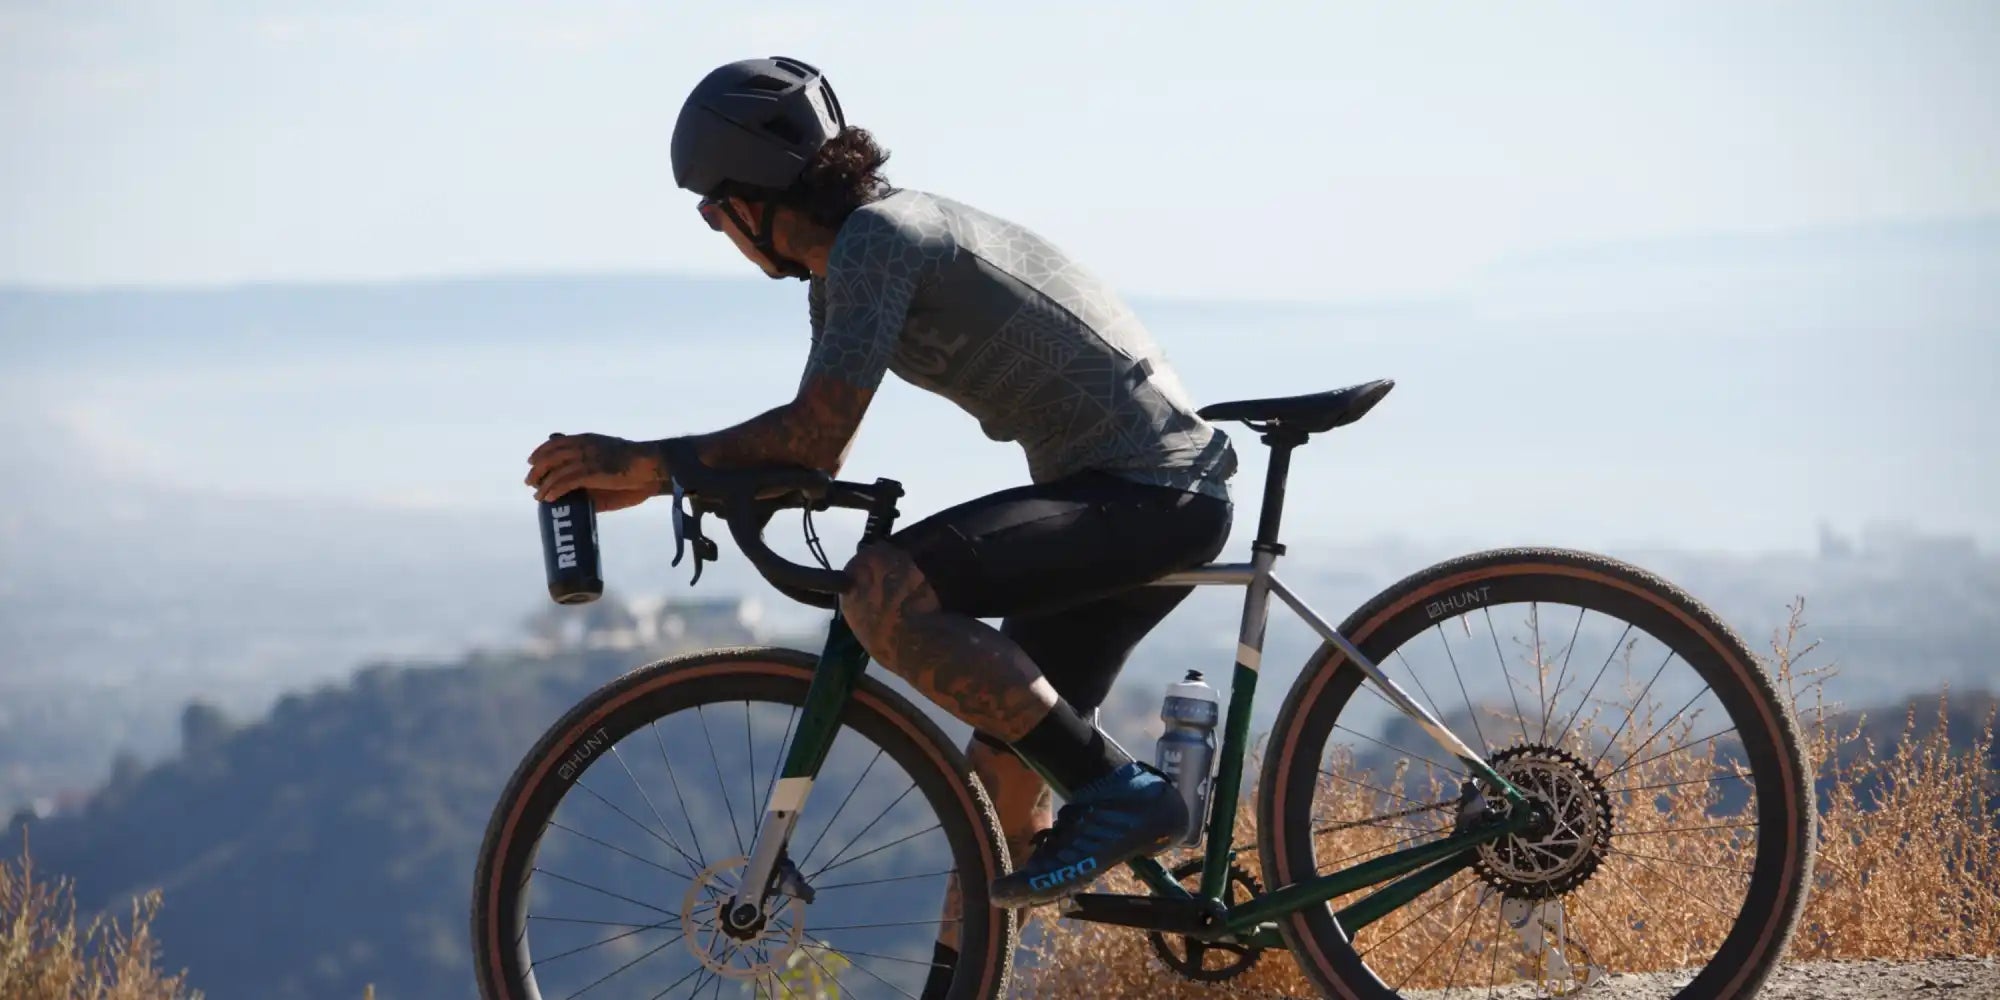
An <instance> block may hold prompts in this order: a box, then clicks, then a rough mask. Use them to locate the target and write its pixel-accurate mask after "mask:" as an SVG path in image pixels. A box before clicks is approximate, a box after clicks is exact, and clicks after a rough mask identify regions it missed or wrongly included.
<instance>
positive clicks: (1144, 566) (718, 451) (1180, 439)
mask: <svg viewBox="0 0 2000 1000" xmlns="http://www.w3.org/2000/svg"><path fill="white" fill-rule="evenodd" d="M886 159H887V156H886V154H885V153H883V152H882V151H881V149H880V148H879V147H877V146H876V144H875V142H874V140H873V138H872V137H871V136H870V135H869V134H868V132H867V131H865V130H863V129H860V128H856V127H852V126H849V125H847V124H846V120H845V117H844V116H843V114H842V112H841V109H840V104H839V102H838V100H837V99H836V98H835V97H834V93H833V90H832V88H831V87H830V86H829V85H828V84H827V82H826V80H825V78H824V77H823V76H822V75H821V74H820V72H819V71H818V70H817V69H815V68H814V67H812V66H808V65H806V64H804V63H801V62H799V61H797V60H795V59H786V58H770V59H747V60H742V61H739V62H733V63H730V64H728V65H725V66H722V67H720V68H718V69H716V70H714V71H713V72H711V73H709V74H708V75H707V76H706V77H705V78H704V79H703V80H702V81H701V82H700V84H699V85H697V86H696V87H695V88H694V91H693V93H692V94H691V95H690V96H689V97H688V99H687V101H686V104H685V105H684V106H683V108H682V109H681V113H680V117H679V119H678V121H677V122H676V123H675V126H674V135H673V170H674V180H675V182H676V183H677V184H678V185H679V186H681V187H683V188H686V189H688V190H690V191H693V192H694V193H696V194H698V195H700V196H701V201H700V204H699V209H700V213H701V216H702V218H703V219H704V220H706V221H707V222H708V224H709V226H710V227H711V228H713V229H714V230H716V231H717V232H720V233H723V234H725V235H726V236H728V237H729V239H730V240H731V241H732V242H734V243H735V245H736V247H737V249H738V250H740V251H741V252H742V253H743V255H744V256H745V257H747V258H748V259H749V260H750V261H751V262H752V263H754V264H756V265H757V266H758V267H759V268H761V269H762V270H763V271H764V273H765V274H766V275H768V276H770V277H772V278H787V277H790V278H798V279H802V280H805V281H806V282H807V283H808V294H807V301H808V313H809V317H810V321H811V330H812V346H811V350H810V351H809V353H808V357H807V362H806V369H805V373H804V376H803V377H802V379H801V380H800V383H799V385H798V388H797V392H796V394H795V395H794V397H793V398H792V399H791V401H789V402H787V403H785V404H783V405H781V406H778V407H776V408H775V409H772V410H769V411H767V412H765V413H762V414H760V415H758V416H756V417H753V418H751V419H749V420H747V421H745V422H743V423H741V424H737V425H736V426H734V427H729V428H726V429H724V430H720V431H715V432H713V433H709V434H702V435H695V436H692V437H688V438H672V439H666V440H664V441H628V440H624V439H621V438H616V437H610V436H606V435H599V434H578V435H566V436H560V437H556V438H553V439H550V440H548V441H545V442H542V443H541V444H540V445H539V446H538V447H536V448H535V449H534V451H533V453H532V454H531V455H530V456H529V458H528V461H529V464H530V469H529V471H528V475H527V479H526V482H527V483H528V485H530V486H532V487H533V488H534V490H535V495H536V497H537V498H539V499H544V500H547V499H553V498H555V497H558V496H561V495H564V494H567V493H569V492H570V491H572V490H576V489H579V488H582V489H588V490H589V491H590V495H591V497H592V499H593V500H594V501H595V502H596V504H597V506H598V509H599V510H605V511H609V510H617V509H620V508H624V507H630V506H633V505H636V504H639V503H642V502H644V501H645V500H647V499H648V498H651V497H653V496H657V495H659V494H661V493H663V492H666V491H667V489H668V484H669V481H670V476H671V475H672V470H671V469H670V468H669V467H668V463H667V461H666V458H665V453H666V452H667V451H668V446H669V444H670V443H671V444H672V445H673V446H674V447H679V446H682V445H688V446H691V447H692V448H693V450H694V453H695V454H696V455H698V456H699V457H700V459H701V461H702V462H704V463H708V464H711V465H715V466H722V467H729V466H767V465H797V466H808V467H811V468H814V469H819V470H823V471H825V472H827V473H829V474H831V473H835V472H837V471H838V470H839V468H840V466H841V464H842V462H843V460H844V459H845V457H846V455H847V452H848V447H849V445H850V443H851V442H852V441H853V439H854V435H855V432H856V430H857V429H858V428H859V427H860V424H861V419H862V415H863V414H864V413H865V412H866V411H867V408H868V403H869V400H870V399H871V398H873V396H874V394H875V392H876V390H877V388H878V386H879V385H880V384H881V381H882V376H883V373H884V372H885V371H891V372H895V373H896V374H897V375H898V376H900V377H902V378H903V379H904V380H905V381H908V382H910V383H913V384H915V385H917V386H918V387H920V388H923V389H926V390H929V391H931V392H934V393H937V394H939V395H942V396H944V397H945V398H947V399H949V400H951V401H952V402H954V403H956V404H958V405H959V407H961V408H962V409H964V410H965V411H966V412H967V413H969V414H971V415H972V416H973V417H974V418H976V419H977V420H978V421H979V423H980V426H981V429H982V430H983V431H984V432H985V434H986V436H987V437H989V438H991V439H994V440H999V441H1013V442H1017V443H1019V444H1020V445H1021V447H1022V449H1023V451H1024V452H1025V453H1026V457H1027V462H1028V471H1029V480H1030V482H1029V484H1028V485H1025V486H1020V487H1017V488H1013V489H1008V490H1004V491H1001V492H999V493H995V494H992V495H990V496H985V497H980V498H978V499H974V500H972V501H969V502H967V503H963V504H960V505H958V506H955V507H952V508H949V509H947V510H944V511H941V512H939V513H937V514H935V515H933V516H931V517H929V518H926V519H924V520H922V521H920V522H918V523H915V524H912V525H910V526H907V527H905V528H903V529H901V530H900V531H897V532H896V533H894V534H893V535H891V536H890V537H889V538H888V539H887V540H886V541H885V542H882V543H878V544H874V545H870V546H867V547H864V548H863V549H862V550H861V551H860V552H859V553H858V554H856V555H855V557H854V558H853V560H851V561H850V562H849V563H848V564H847V566H846V572H847V574H848V575H849V578H850V579H851V580H852V581H853V586H852V589H851V590H850V591H849V592H847V593H846V594H844V595H842V597H841V601H840V608H841V612H842V614H843V615H844V616H845V617H846V619H847V621H848V623H849V625H850V626H851V627H852V628H853V630H854V632H855V635H856V636H857V638H859V639H860V641H861V644H862V646H863V647H864V648H866V649H867V651H868V653H869V655H870V656H871V657H873V658H874V659H875V660H876V661H878V662H880V663H882V664H883V665H884V666H886V667H887V668H888V669H890V670H892V671H894V672H895V673H896V674H898V675H899V676H901V677H903V678H904V679H905V680H907V681H908V682H909V683H910V684H911V685H912V686H913V687H915V688H916V689H917V690H918V691H920V692H922V693H923V694H924V695H925V696H927V697H929V698H930V699H931V700H932V701H934V702H935V703H937V704H938V705H939V706H940V707H942V708H943V709H945V710H946V711H948V712H950V713H951V714H952V715H953V716H955V717H957V718H958V719H960V720H961V721H963V722H965V723H967V724H968V725H970V726H972V728H973V730H974V733H975V736H974V738H973V741H972V744H971V745H970V746H969V747H968V748H967V754H968V757H969V758H970V761H971V763H972V766H973V768H974V769H975V771H976V772H977V774H978V775H979V778H980V780H981V782H982V783H983V784H984V785H985V787H986V788H987V790H988V791H989V792H990V793H991V795H992V798H993V802H994V805H995V807H996V809H997V811H998V813H999V819H1000V823H1001V827H1002V829H1003V830H1004V831H1006V834H1007V836H1008V838H1009V841H1010V846H1011V847H1012V856H1013V857H1014V858H1015V860H1016V866H1015V868H1014V871H1013V873H1012V874H1010V875H1008V876H1006V877H1004V878H1001V879H999V880H997V881H996V882H995V883H994V884H993V886H992V888H991V894H992V901H993V903H994V905H996V906H1024V905H1029V904H1034V903H1041V902H1047V901H1050V900H1054V899H1057V898H1060V897H1062V896H1065V895H1068V894H1070V893H1073V892H1075V891H1077V890H1078V889H1080V888H1081V887H1083V886H1084V885H1086V884H1088V883H1089V882H1090V881H1092V880H1094V879H1095V878H1097V877H1098V876H1100V875H1102V874H1104V873H1105V872H1107V871H1109V870H1110V869H1111V868H1113V867H1114V866H1116V865H1118V864H1121V863H1123V862H1125V861H1127V860H1130V859H1132V858H1134V857H1138V856H1141V855H1149V854H1153V853H1157V852H1159V851H1161V850H1164V849H1165V848H1166V847H1167V846H1168V845H1169V843H1170V842H1171V841H1172V840H1173V838H1174V837H1175V836H1177V835H1178V834H1179V833H1180V832H1181V831H1182V830H1183V829H1184V828H1185V827H1186V824H1187V822H1188V816H1187V812H1186V807H1185V806H1184V805H1183V804H1182V802H1181V798H1180V796H1179V795H1178V794H1177V793H1176V792H1175V791H1174V789H1173V788H1171V787H1170V786H1169V785H1168V783H1167V781H1166V779H1165V778H1164V777H1163V776H1162V775H1161V774H1160V773H1159V772H1158V771H1156V770H1154V769H1152V768H1151V767H1149V766H1147V765H1145V764H1142V763H1139V762H1135V761H1133V760H1132V759H1131V758H1129V757H1128V756H1126V755H1125V753H1124V752H1123V751H1122V750H1120V749H1119V748H1118V747H1117V745H1116V744H1114V743H1112V742H1111V741H1109V740H1107V739H1106V738H1105V737H1104V735H1103V734H1102V733H1101V732H1099V731H1098V730H1097V729H1096V728H1095V727H1094V726H1093V725H1091V724H1090V723H1089V722H1088V721H1086V717H1087V716H1088V715H1089V714H1090V713H1091V712H1092V711H1093V710H1095V709H1096V708H1097V707H1098V706H1099V705H1100V704H1101V703H1102V702H1103V700H1104V698H1105V695H1106V693H1107V692H1108V690H1109V688H1110V686H1111V683H1112V680H1113V679H1114V678H1115V677H1116V676H1117V674H1118V672H1119V671H1120V670H1121V669H1122V668H1123V666H1124V663H1125V660H1126V658H1127V656H1128V655H1129V654H1130V653H1131V651H1132V648H1133V647H1134V646H1135V645H1136V644H1137V643H1138V642H1139V641H1140V639H1142V638H1143V637H1144V636H1145V635H1146V634H1147V633H1148V632H1149V631H1151V630H1152V629H1153V628H1154V627H1155V626H1156V625H1158V624H1159V622H1160V621H1161V619H1163V618H1164V617H1165V616H1166V615H1167V613H1168V612H1170V611H1171V610H1172V609H1173V608H1174V607H1175V606H1177V605H1178V604H1179V603H1180V602H1181V600H1183V599H1184V598H1185V597H1186V596H1187V594H1188V589H1187V588H1178V587H1176V588H1166V587H1146V586H1144V584H1146V583H1148V582H1149V581H1151V580H1154V579H1156V578H1158V577H1160V576H1162V575H1165V574H1167V573H1170V572H1174V571H1177V570H1181V569H1185V568H1188V567H1191V566H1195V565H1199V564H1201V563H1204V562H1207V561H1209V560H1211V559H1213V558H1214V557H1215V556H1216V555H1217V554H1218V553H1219V552H1220V551H1221V549H1222V547H1223V545H1224V543H1225V542H1226V541H1227V538H1228V535H1229V530H1230V525H1231V520H1232V514H1233V508H1232V505H1231V502H1230V496H1229V488H1228V485H1227V481H1228V479H1229V478H1230V476H1231V475H1232V474H1233V473H1234V472H1235V469H1236V456H1235V453H1234V451H1233V450H1232V449H1231V446H1230V443H1229V440H1228V438H1227V437H1226V436H1225V435H1224V434H1222V433H1221V432H1220V431H1219V430H1217V429H1216V428H1215V427H1213V426H1211V425H1210V424H1209V423H1207V422H1206V421H1204V420H1202V419H1201V418H1200V417H1198V416H1196V414H1195V411H1194V407H1193V406H1192V405H1191V404H1190V403H1189V401H1188V397H1187V394H1186V393H1185V392H1184V391H1183V390H1182V388H1181V385H1180V383H1179V380H1178V379H1177V378H1176V376H1175V374H1174V372H1173V371H1172V369H1170V368H1169V367H1168V365H1167V363H1166V361H1165V359H1164V357H1163V356H1162V354H1161V352H1160V349H1159V347H1158V345H1157V344H1156V343H1155V342H1154V341H1153V339H1152V337H1151V336H1150V335H1149V334H1148V333H1147V332H1146V329H1145V328H1144V326H1143V325H1142V324H1141V323H1140V321H1139V320H1138V318H1137V317H1136V316H1134V315H1133V314H1132V312H1131V311H1130V310H1129V309H1128V308H1127V307H1126V306H1125V304H1124V303H1123V302H1122V301H1121V299H1120V298H1119V296H1118V295H1117V294H1116V293H1115V292H1113V291H1112V289H1111V288H1110V287H1109V286H1108V285H1106V284H1105V283H1104V282H1103V281H1102V280H1100V279H1098V278H1097V277H1096V276H1094V275H1092V274H1091V273H1089V272H1088V271H1086V270H1084V269H1083V268H1082V267H1081V266H1080V265H1078V264H1077V263H1076V262H1075V261H1073V260H1071V259H1070V258H1068V257H1067V256H1065V255H1064V254H1063V253H1062V252H1061V251H1059V250H1057V249H1056V248H1055V247H1053V246H1051V245H1050V244H1049V243H1047V242H1046V241H1044V240H1043V239H1042V238H1041V237H1039V236H1037V235H1036V234H1034V233H1032V232H1030V231H1028V230H1027V229H1024V228H1022V227H1020V226H1018V225H1015V224H1013V223H1011V222H1008V221H1006V220H1003V219H999V218H996V217H994V216H992V215H989V214H986V213H984V212H981V211H979V210H977V209H974V208H971V207H969V206H966V205H964V204H960V203H958V202H956V201H952V200H949V199H947V198H943V197H939V196H936V195H932V194H927V193H924V192H921V191H915V190H910V189H906V188H897V187H892V186H891V185H889V183H888V182H887V181H886V180H885V179H884V177H883V175H882V173H881V167H882V165H883V163H884V161H885V160H886ZM982 618H986V619H1000V620H1001V625H1000V627H999V628H998V629H995V628H993V627H991V626H989V625H987V624H985V623H983V622H981V621H980V619H982ZM1016 754H1018V755H1019V756H1020V757H1021V758H1026V759H1029V760H1033V761H1034V762H1035V763H1036V764H1037V765H1039V766H1040V767H1042V768H1043V769H1044V770H1046V771H1047V772H1048V773H1049V774H1051V775H1052V776H1054V777H1055V778H1056V779H1057V780H1058V781H1060V782H1062V783H1063V785H1064V786H1066V787H1067V788H1068V789H1070V801H1069V802H1068V803H1066V804H1065V805H1064V807H1063V809H1062V810H1061V812H1060V813H1059V814H1058V815H1057V817H1056V819H1055V822H1054V824H1053V827H1052V828H1050V829H1046V830H1044V829H1043V828H1045V827H1050V822H1049V789H1048V787H1047V786H1046V785H1045V784H1044V783H1043V781H1042V780H1041V778H1040V776H1039V775H1037V774H1036V773H1035V772H1034V771H1033V770H1031V769H1029V768H1028V767H1027V766H1026V765H1024V764H1023V763H1022V761H1021V760H1020V759H1018V758H1017V757H1016V756H1015V755H1016ZM1031 840H1032V843H1033V846H1032V852H1031V851H1030V841H1031Z"/></svg>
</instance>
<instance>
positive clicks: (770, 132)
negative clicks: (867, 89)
mask: <svg viewBox="0 0 2000 1000" xmlns="http://www.w3.org/2000/svg"><path fill="white" fill-rule="evenodd" d="M845 125H846V119H845V118H843V117H842V116H841V113H840V102H839V100H837V99H836V98H835V97H834V96H833V87H831V86H830V85H828V84H827V82H826V77H825V76H824V75H822V74H821V73H820V71H819V70H818V69H816V68H814V67H812V66H809V65H807V64H805V63H803V62H800V61H799V60H797V59H787V58H784V57H782V56H774V57H772V58H769V59H743V60H739V61H737V62H733V63H730V64H728V65H726V66H720V67H717V68H716V69H714V70H712V71H710V72H709V74H708V75H707V76H705V77H703V78H702V80H701V82H700V83H698V84H696V85H695V88H694V92H693V93H691V94H689V95H688V98H687V102H686V103H685V104H682V105H681V114H680V118H679V119H678V120H677V121H675V122H674V141H673V157H674V183H676V184H678V185H680V186H681V187H684V188H686V189H688V190H689V191H693V192H694V193H696V194H698V195H701V196H703V197H707V196H709V195H711V194H714V193H715V190H716V188H717V187H719V186H721V185H722V184H723V183H724V182H725V181H734V182H736V183H737V184H741V185H745V186H748V187H753V188H766V189H770V190H783V189H784V188H786V187H789V186H790V185H791V183H792V181H794V180H796V179H797V178H798V176H799V171H801V170H803V169H805V165H806V161H807V160H810V159H812V155H813V153H814V152H816V151H818V149H819V148H820V147H821V146H822V145H825V144H826V141H827V140H828V139H831V138H833V136H834V135H836V134H837V133H839V132H840V130H841V129H842V128H843V127H844V126H845Z"/></svg>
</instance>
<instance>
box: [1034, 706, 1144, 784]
mask: <svg viewBox="0 0 2000 1000" xmlns="http://www.w3.org/2000/svg"><path fill="white" fill-rule="evenodd" d="M1013 746H1014V750H1015V752H1017V753H1019V754H1020V755H1021V756H1023V757H1026V758H1027V759H1029V760H1031V761H1034V762H1035V764H1036V765H1038V766H1040V767H1041V769H1042V770H1044V771H1047V772H1048V773H1049V776H1050V777H1052V778H1054V779H1055V780H1056V782H1057V783H1058V784H1060V785H1061V786H1062V787H1063V789H1064V790H1065V791H1066V795H1065V797H1066V798H1067V797H1070V796H1074V795H1075V794H1076V791H1077V789H1079V788H1082V787H1083V786H1085V785H1087V784H1090V783H1091V782H1093V781H1096V780H1097V779H1098V778H1102V777H1104V776H1105V775H1107V774H1110V773H1111V772H1113V771H1116V770H1118V769H1119V768H1121V767H1124V766H1125V765H1126V764H1128V763H1131V760H1132V758H1130V757H1127V756H1125V753H1124V751H1122V750H1119V749H1118V747H1117V745H1116V744H1114V743H1112V742H1111V741H1110V740H1107V739H1105V738H1104V734H1103V733H1101V732H1098V731H1097V727H1095V726H1092V725H1091V724H1090V723H1088V722H1085V721H1084V720H1083V717H1082V716H1080V715H1078V714H1076V709H1073V708H1071V707H1069V702H1067V701H1064V700H1062V699H1061V698H1057V699H1056V703H1055V707H1053V708H1051V709H1049V714H1047V715H1045V716H1043V717H1042V721H1040V722H1037V723H1035V728H1033V729H1030V730H1028V733H1027V735H1025V736H1023V737H1021V738H1020V739H1019V740H1017V741H1016V742H1015V743H1014V745H1013Z"/></svg>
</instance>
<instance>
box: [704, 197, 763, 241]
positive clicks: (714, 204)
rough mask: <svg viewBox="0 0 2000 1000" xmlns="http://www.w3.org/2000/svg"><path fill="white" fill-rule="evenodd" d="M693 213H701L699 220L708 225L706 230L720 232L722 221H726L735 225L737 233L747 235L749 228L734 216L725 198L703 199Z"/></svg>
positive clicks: (733, 211) (734, 211)
mask: <svg viewBox="0 0 2000 1000" xmlns="http://www.w3.org/2000/svg"><path fill="white" fill-rule="evenodd" d="M695 211H697V212H700V213H701V219H702V221H703V222H706V223H708V228H710V229H713V230H715V231H716V232H718V233H719V232H722V220H723V219H728V220H729V221H730V222H733V223H735V224H736V229H737V231H739V232H744V233H748V232H749V231H750V227H749V226H747V225H745V224H744V222H743V219H742V218H741V217H740V216H738V215H737V214H736V210H735V209H733V208H731V207H729V200H728V198H727V196H724V195H713V194H712V195H709V196H708V197H706V198H703V199H702V200H701V202H700V203H699V204H697V205H695Z"/></svg>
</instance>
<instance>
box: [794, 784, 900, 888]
mask: <svg viewBox="0 0 2000 1000" xmlns="http://www.w3.org/2000/svg"><path fill="white" fill-rule="evenodd" d="M916 790H917V783H916V782H914V781H912V782H910V787H908V788H905V789H903V794H902V795H898V796H896V798H895V801H893V802H890V803H889V804H888V805H887V806H884V807H883V808H882V811H881V812H879V813H876V814H875V818H874V819H871V820H869V821H868V825H867V826H864V827H862V828H861V832H860V833H857V834H855V835H854V837H853V838H852V839H850V840H848V842H847V843H845V844H843V845H841V848H840V850H838V851H835V852H834V853H833V857H832V858H830V859H828V860H827V863H826V864H823V865H821V866H819V868H817V869H815V870H814V871H813V875H815V876H817V875H819V874H821V873H823V872H825V871H826V870H827V869H828V868H831V867H833V863H834V862H835V861H839V860H840V856H841V855H843V854H846V853H847V849H848V848H850V847H853V846H854V845H855V843H856V842H858V841H860V840H861V838H863V837H866V836H868V831H870V830H873V829H875V824H877V823H880V822H882V818H883V817H884V816H887V815H889V810H891V809H894V808H896V807H897V806H898V805H901V804H902V801H903V799H904V798H905V797H906V796H908V795H909V794H910V793H911V792H914V791H916ZM806 860H808V861H810V860H812V856H811V855H807V856H806Z"/></svg>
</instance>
